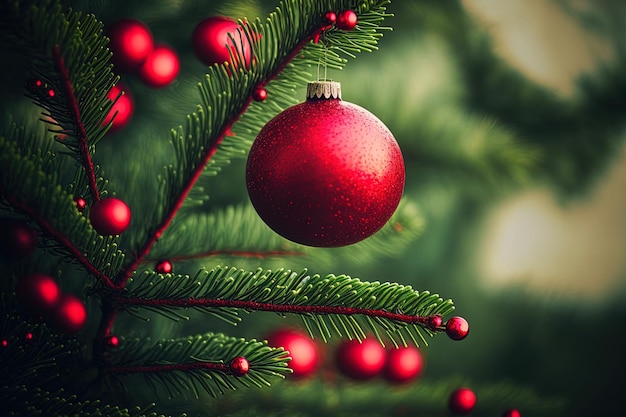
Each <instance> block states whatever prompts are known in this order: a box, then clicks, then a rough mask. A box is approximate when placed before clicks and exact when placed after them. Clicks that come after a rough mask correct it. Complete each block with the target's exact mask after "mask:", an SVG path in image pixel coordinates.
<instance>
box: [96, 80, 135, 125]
mask: <svg viewBox="0 0 626 417" xmlns="http://www.w3.org/2000/svg"><path fill="white" fill-rule="evenodd" d="M122 92H124V94H122V95H121V96H120V93H122ZM118 96H119V98H117V97H118ZM107 98H108V99H109V100H111V101H113V100H115V99H116V98H117V101H116V102H115V103H114V104H113V107H111V110H110V111H109V114H107V116H106V117H105V118H104V121H103V122H102V125H103V126H105V125H107V124H109V122H110V121H111V119H112V120H113V124H112V125H111V129H110V130H109V131H110V132H114V131H118V130H120V129H121V128H123V127H124V126H126V125H127V124H128V122H130V119H131V118H132V116H133V113H134V111H135V101H134V100H133V96H132V95H131V94H130V91H129V90H128V89H127V88H126V87H125V86H123V85H121V84H117V85H114V86H113V88H111V90H109V93H108V94H107Z"/></svg>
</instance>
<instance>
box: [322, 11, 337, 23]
mask: <svg viewBox="0 0 626 417" xmlns="http://www.w3.org/2000/svg"><path fill="white" fill-rule="evenodd" d="M324 18H325V19H326V22H327V23H328V24H330V25H332V24H334V23H335V22H336V21H337V13H335V12H333V11H332V10H331V11H328V12H326V14H325V15H324Z"/></svg>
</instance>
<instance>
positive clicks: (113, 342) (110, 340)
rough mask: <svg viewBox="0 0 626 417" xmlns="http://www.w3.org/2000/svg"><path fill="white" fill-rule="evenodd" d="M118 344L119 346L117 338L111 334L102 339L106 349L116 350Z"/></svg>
mask: <svg viewBox="0 0 626 417" xmlns="http://www.w3.org/2000/svg"><path fill="white" fill-rule="evenodd" d="M119 344H120V339H119V337H117V336H115V335H113V334H112V335H109V336H107V337H105V338H104V346H106V347H108V348H116V347H118V346H119Z"/></svg>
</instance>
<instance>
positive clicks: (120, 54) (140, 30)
mask: <svg viewBox="0 0 626 417" xmlns="http://www.w3.org/2000/svg"><path fill="white" fill-rule="evenodd" d="M107 35H108V36H109V39H110V41H109V47H110V48H111V51H112V52H113V56H112V58H111V59H112V61H113V64H114V65H115V70H116V71H118V72H119V71H134V70H136V69H138V68H139V67H140V66H141V64H143V62H144V61H145V60H146V58H147V57H148V55H149V54H150V52H152V50H153V48H154V40H153V38H152V33H151V32H150V29H149V28H148V26H146V24H145V23H143V22H140V21H138V20H134V19H122V20H118V21H117V22H115V23H113V24H112V25H111V27H109V29H108V30H107Z"/></svg>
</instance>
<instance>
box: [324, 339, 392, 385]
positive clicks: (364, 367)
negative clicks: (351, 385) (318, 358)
mask: <svg viewBox="0 0 626 417" xmlns="http://www.w3.org/2000/svg"><path fill="white" fill-rule="evenodd" d="M386 359H387V355H386V353H385V349H384V348H383V347H382V345H381V344H380V343H379V342H378V341H377V340H375V339H364V340H363V341H361V342H359V341H358V340H345V341H343V342H342V343H341V344H340V345H339V347H338V348H337V351H336V352H335V363H336V365H337V369H338V370H339V372H341V373H342V374H344V375H346V376H348V377H350V378H353V379H356V380H359V381H365V380H367V379H370V378H373V377H375V376H378V375H380V373H381V372H382V371H383V369H384V368H385V362H386Z"/></svg>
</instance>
